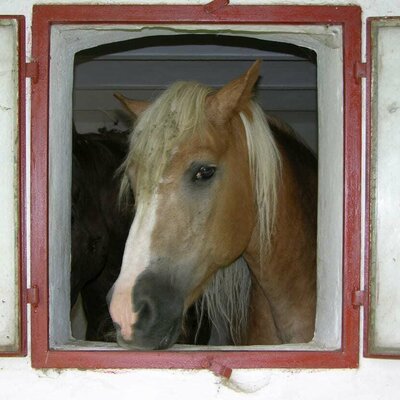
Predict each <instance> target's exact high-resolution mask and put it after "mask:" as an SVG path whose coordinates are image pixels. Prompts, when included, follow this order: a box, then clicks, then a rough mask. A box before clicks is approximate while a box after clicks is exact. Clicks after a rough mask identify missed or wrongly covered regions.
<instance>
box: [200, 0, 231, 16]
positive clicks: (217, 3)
mask: <svg viewBox="0 0 400 400" xmlns="http://www.w3.org/2000/svg"><path fill="white" fill-rule="evenodd" d="M228 5H229V0H213V1H212V2H211V3H207V4H206V5H205V6H204V10H205V11H206V12H207V13H210V14H211V13H214V12H216V11H218V10H219V9H221V8H223V7H226V6H228Z"/></svg>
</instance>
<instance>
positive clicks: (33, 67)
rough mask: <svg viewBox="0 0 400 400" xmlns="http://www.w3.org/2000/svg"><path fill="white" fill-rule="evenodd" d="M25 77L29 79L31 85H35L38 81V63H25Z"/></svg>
mask: <svg viewBox="0 0 400 400" xmlns="http://www.w3.org/2000/svg"><path fill="white" fill-rule="evenodd" d="M25 77H26V78H31V79H32V83H37V82H38V80H39V63H38V62H37V61H31V62H27V63H25Z"/></svg>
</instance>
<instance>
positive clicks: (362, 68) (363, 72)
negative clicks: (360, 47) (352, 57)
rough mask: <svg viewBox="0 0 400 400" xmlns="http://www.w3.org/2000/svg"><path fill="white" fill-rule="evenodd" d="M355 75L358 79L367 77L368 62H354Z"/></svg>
mask: <svg viewBox="0 0 400 400" xmlns="http://www.w3.org/2000/svg"><path fill="white" fill-rule="evenodd" d="M354 76H355V77H356V79H361V78H366V77H367V63H364V62H360V61H357V62H356V63H355V64H354Z"/></svg>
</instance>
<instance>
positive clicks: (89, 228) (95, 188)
mask: <svg viewBox="0 0 400 400" xmlns="http://www.w3.org/2000/svg"><path fill="white" fill-rule="evenodd" d="M127 150H128V136H127V133H123V132H117V131H115V132H114V131H111V132H103V133H101V134H95V133H88V134H77V133H76V132H74V134H73V154H72V213H71V214H72V221H71V222H72V226H71V229H72V230H71V236H72V238H71V239H72V251H71V257H72V258H71V305H74V304H75V302H76V300H77V298H78V295H79V294H81V296H82V304H83V308H84V312H85V316H86V319H87V331H86V339H87V340H109V339H110V338H111V336H109V332H112V331H113V326H112V323H111V319H110V316H109V313H108V307H107V303H106V295H107V292H108V291H109V290H110V287H111V286H112V284H113V283H114V281H115V279H116V278H117V277H118V274H119V271H120V268H121V262H122V255H123V252H124V244H125V241H126V238H127V236H128V232H129V226H130V223H131V222H132V213H127V212H124V211H123V210H120V209H119V207H118V193H119V180H118V179H117V178H116V177H115V174H116V171H117V169H118V167H119V165H120V164H121V163H122V161H123V160H124V158H125V156H126V153H127Z"/></svg>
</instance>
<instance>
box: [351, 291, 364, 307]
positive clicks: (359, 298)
mask: <svg viewBox="0 0 400 400" xmlns="http://www.w3.org/2000/svg"><path fill="white" fill-rule="evenodd" d="M351 303H352V304H353V306H355V307H360V306H363V305H364V304H365V292H364V290H355V291H354V292H353V294H352V297H351Z"/></svg>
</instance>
